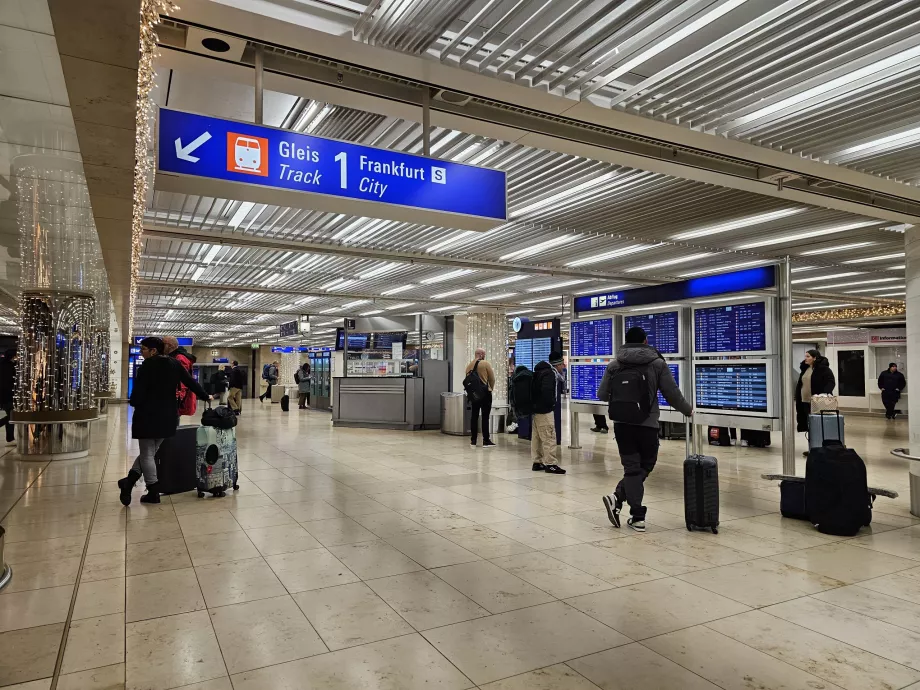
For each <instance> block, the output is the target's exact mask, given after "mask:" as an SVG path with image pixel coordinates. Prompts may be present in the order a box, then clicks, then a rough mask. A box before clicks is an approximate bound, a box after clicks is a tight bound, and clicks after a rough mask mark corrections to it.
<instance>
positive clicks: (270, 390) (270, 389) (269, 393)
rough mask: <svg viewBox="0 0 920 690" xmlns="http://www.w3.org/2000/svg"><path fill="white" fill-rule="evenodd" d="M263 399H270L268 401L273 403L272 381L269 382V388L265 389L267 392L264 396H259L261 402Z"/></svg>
mask: <svg viewBox="0 0 920 690" xmlns="http://www.w3.org/2000/svg"><path fill="white" fill-rule="evenodd" d="M262 398H268V401H269V402H271V401H272V384H271V381H269V382H268V388H266V389H265V392H264V393H262V395H260V396H259V400H261V399H262Z"/></svg>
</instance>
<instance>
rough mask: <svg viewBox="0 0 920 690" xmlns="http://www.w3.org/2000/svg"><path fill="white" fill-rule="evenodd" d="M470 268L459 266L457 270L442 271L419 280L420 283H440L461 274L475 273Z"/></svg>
mask: <svg viewBox="0 0 920 690" xmlns="http://www.w3.org/2000/svg"><path fill="white" fill-rule="evenodd" d="M475 272H476V271H474V270H473V269H471V268H461V269H459V270H457V271H450V272H448V273H442V274H441V275H438V276H433V277H432V278H425V280H420V281H419V282H420V283H421V284H422V285H432V284H434V283H442V282H444V281H445V280H451V279H453V278H459V277H461V276H465V275H469V274H470V273H475Z"/></svg>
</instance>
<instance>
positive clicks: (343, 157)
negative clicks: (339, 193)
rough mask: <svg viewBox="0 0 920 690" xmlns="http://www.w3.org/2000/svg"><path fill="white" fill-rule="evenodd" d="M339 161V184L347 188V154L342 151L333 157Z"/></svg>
mask: <svg viewBox="0 0 920 690" xmlns="http://www.w3.org/2000/svg"><path fill="white" fill-rule="evenodd" d="M335 160H337V161H338V163H339V186H340V187H341V188H342V189H348V154H346V153H345V152H344V151H342V153H340V154H338V155H337V156H336V157H335Z"/></svg>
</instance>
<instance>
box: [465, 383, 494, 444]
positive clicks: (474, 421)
mask: <svg viewBox="0 0 920 690" xmlns="http://www.w3.org/2000/svg"><path fill="white" fill-rule="evenodd" d="M491 412H492V394H491V393H489V394H487V395H485V396H483V398H482V400H480V401H479V402H476V401H475V400H471V401H470V432H471V434H470V443H473V444H475V443H476V440H477V439H478V438H479V416H480V415H482V442H483V443H488V442H489V440H490V439H489V414H490V413H491Z"/></svg>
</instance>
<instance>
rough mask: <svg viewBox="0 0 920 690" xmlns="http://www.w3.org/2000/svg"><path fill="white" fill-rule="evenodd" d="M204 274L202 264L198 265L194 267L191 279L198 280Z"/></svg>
mask: <svg viewBox="0 0 920 690" xmlns="http://www.w3.org/2000/svg"><path fill="white" fill-rule="evenodd" d="M203 274H204V266H199V267H198V268H196V269H195V272H194V273H192V280H198V279H199V278H201V276H202V275H203Z"/></svg>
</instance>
